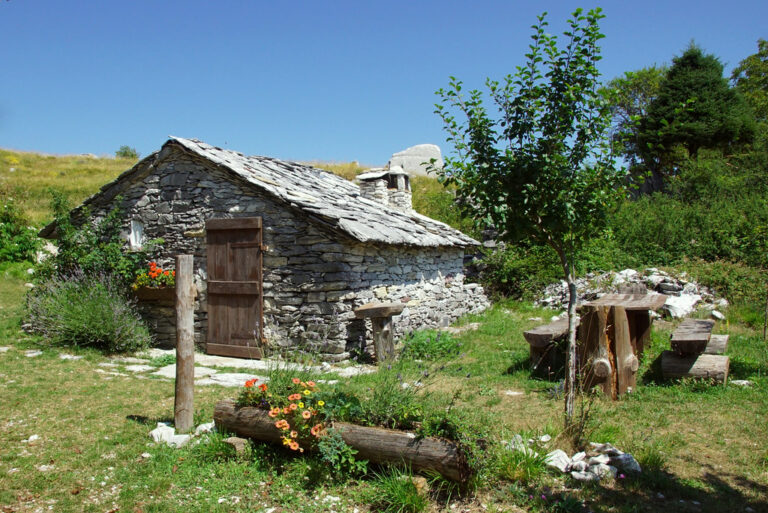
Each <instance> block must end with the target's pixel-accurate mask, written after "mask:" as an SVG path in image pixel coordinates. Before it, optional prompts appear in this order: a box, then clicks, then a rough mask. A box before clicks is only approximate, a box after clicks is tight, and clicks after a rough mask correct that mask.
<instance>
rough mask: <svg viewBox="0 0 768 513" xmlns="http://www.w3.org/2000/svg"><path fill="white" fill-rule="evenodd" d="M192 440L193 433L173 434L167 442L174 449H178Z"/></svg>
mask: <svg viewBox="0 0 768 513" xmlns="http://www.w3.org/2000/svg"><path fill="white" fill-rule="evenodd" d="M190 440H192V435H173V436H172V437H171V439H170V440H169V441H168V442H167V444H168V445H169V446H170V447H173V448H174V449H178V448H180V447H184V446H185V445H187V444H188V443H189V441H190Z"/></svg>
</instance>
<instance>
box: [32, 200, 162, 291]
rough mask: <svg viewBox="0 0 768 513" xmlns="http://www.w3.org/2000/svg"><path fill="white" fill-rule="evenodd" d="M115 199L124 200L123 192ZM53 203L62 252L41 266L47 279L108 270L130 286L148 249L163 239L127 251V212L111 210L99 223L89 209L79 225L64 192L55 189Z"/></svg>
mask: <svg viewBox="0 0 768 513" xmlns="http://www.w3.org/2000/svg"><path fill="white" fill-rule="evenodd" d="M115 203H116V204H119V203H120V197H119V196H118V197H117V198H116V199H115ZM52 207H53V211H54V215H55V223H56V231H57V234H58V241H57V243H58V253H57V254H56V255H54V256H53V257H51V258H48V259H47V260H45V261H44V262H43V263H42V264H41V265H40V266H38V276H40V277H41V278H43V279H45V278H50V277H51V276H54V275H56V274H60V275H68V274H76V273H80V272H82V273H85V274H108V275H110V276H112V277H113V278H116V279H118V280H119V281H120V282H121V284H122V285H123V286H125V287H126V290H127V287H128V286H129V285H130V284H131V283H132V282H133V280H134V279H135V278H136V275H137V274H138V273H139V272H140V271H141V270H143V268H144V267H143V266H144V264H145V262H146V261H147V260H148V259H149V256H148V252H149V251H151V250H152V249H153V248H154V246H155V244H158V243H161V242H162V240H160V239H157V240H153V241H150V243H148V244H147V245H146V246H145V249H144V250H142V251H127V250H126V248H125V240H124V239H123V238H122V237H121V235H120V232H121V230H122V223H123V213H122V211H121V210H120V209H119V208H115V209H113V210H111V211H110V212H109V213H108V214H107V215H106V216H105V217H104V218H103V219H101V220H99V221H97V222H95V223H91V222H90V221H89V218H90V213H89V212H88V211H87V210H85V211H84V212H82V213H81V216H82V218H84V219H86V221H85V222H83V223H82V224H81V225H80V226H75V224H73V222H72V219H71V217H70V213H69V207H68V205H67V203H66V200H65V199H64V197H63V196H62V195H60V194H58V193H54V195H53V204H52Z"/></svg>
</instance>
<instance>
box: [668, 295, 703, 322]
mask: <svg viewBox="0 0 768 513" xmlns="http://www.w3.org/2000/svg"><path fill="white" fill-rule="evenodd" d="M699 301H701V296H700V295H698V294H683V295H680V296H668V297H667V302H666V303H664V306H663V307H662V308H663V309H664V311H665V312H666V313H667V314H668V315H669V316H670V317H672V318H673V319H682V318H683V317H687V316H688V315H690V314H691V313H692V312H693V311H694V309H695V308H696V303H698V302H699Z"/></svg>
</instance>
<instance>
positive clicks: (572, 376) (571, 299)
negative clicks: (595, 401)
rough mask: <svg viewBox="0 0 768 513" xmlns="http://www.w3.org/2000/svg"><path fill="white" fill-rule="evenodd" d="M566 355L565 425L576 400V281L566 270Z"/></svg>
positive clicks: (566, 425) (571, 419) (568, 422)
mask: <svg viewBox="0 0 768 513" xmlns="http://www.w3.org/2000/svg"><path fill="white" fill-rule="evenodd" d="M566 278H567V279H566V281H567V282H568V356H567V357H566V360H565V427H566V429H568V428H569V427H570V426H571V423H572V421H573V412H574V403H575V402H576V300H577V293H576V282H575V281H574V280H573V275H572V274H571V273H570V272H568V273H567V276H566Z"/></svg>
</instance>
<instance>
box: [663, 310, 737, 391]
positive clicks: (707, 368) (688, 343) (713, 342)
mask: <svg viewBox="0 0 768 513" xmlns="http://www.w3.org/2000/svg"><path fill="white" fill-rule="evenodd" d="M714 326H715V321H712V320H708V319H685V320H684V321H683V322H681V323H680V325H679V326H678V327H677V329H675V331H674V332H673V333H672V337H671V338H670V345H671V347H672V351H664V352H662V353H661V373H662V375H663V376H664V377H665V378H698V379H710V380H713V381H714V382H715V383H722V384H725V383H726V381H727V380H728V369H729V366H730V359H729V358H728V357H727V356H725V355H724V354H723V353H724V352H725V350H726V348H727V347H728V335H712V329H713V328H714Z"/></svg>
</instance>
